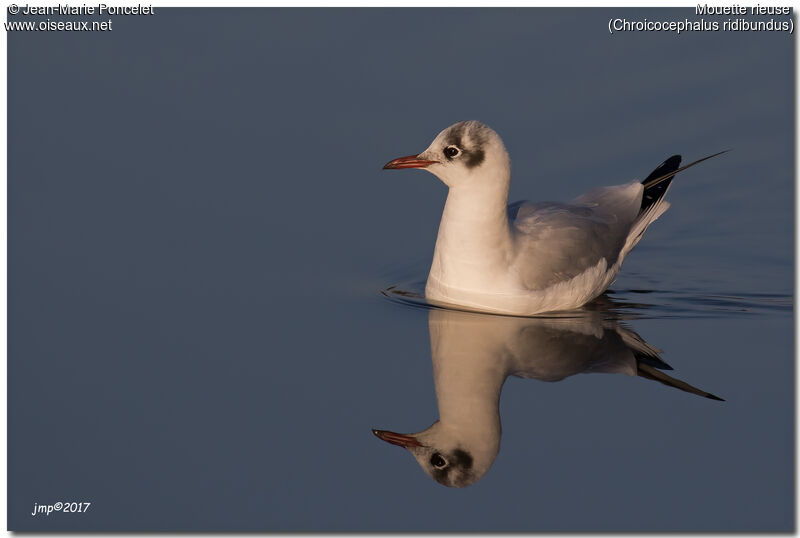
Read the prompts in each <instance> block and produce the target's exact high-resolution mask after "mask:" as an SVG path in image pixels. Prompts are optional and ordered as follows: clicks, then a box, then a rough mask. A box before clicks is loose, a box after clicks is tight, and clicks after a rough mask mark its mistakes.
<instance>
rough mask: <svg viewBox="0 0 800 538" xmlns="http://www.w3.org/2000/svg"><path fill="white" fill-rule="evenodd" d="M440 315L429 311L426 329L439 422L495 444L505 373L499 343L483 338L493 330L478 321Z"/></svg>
mask: <svg viewBox="0 0 800 538" xmlns="http://www.w3.org/2000/svg"><path fill="white" fill-rule="evenodd" d="M438 314H439V312H438V311H432V312H431V317H430V320H429V325H430V327H429V328H430V333H431V355H432V357H433V371H434V382H435V384H436V399H437V402H438V406H439V421H440V423H441V424H442V425H443V426H444V427H447V428H453V429H458V430H461V431H463V432H474V433H475V435H476V436H477V437H479V438H483V439H484V440H488V439H496V443H498V444H499V440H500V411H499V405H500V393H501V390H502V388H503V383H504V382H505V380H506V378H507V377H508V370H509V365H508V360H507V356H506V355H507V354H506V353H504V352H503V345H502V344H500V343H498V341H497V339H494V338H490V337H487V334H486V330H490V329H491V328H493V327H494V326H492V327H489V328H487V327H485V326H484V325H481V323H480V322H481V321H483V320H481V319H477V318H472V317H469V316H470V315H469V314H466V315H465V316H459V315H456V316H448V315H438ZM444 314H450V312H445V313H444ZM456 314H460V313H456Z"/></svg>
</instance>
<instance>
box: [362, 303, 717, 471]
mask: <svg viewBox="0 0 800 538" xmlns="http://www.w3.org/2000/svg"><path fill="white" fill-rule="evenodd" d="M428 326H429V328H430V338H431V355H432V358H433V377H434V382H435V384H436V399H437V401H438V404H439V420H437V421H436V422H434V423H433V424H432V425H431V426H430V427H429V428H427V429H425V430H423V431H421V432H419V433H413V434H402V433H395V432H391V431H386V430H373V433H374V434H375V435H377V436H378V437H379V438H381V439H383V440H384V441H386V442H389V443H392V444H394V445H398V446H402V447H404V448H407V449H408V451H409V452H411V454H412V455H413V456H414V458H415V459H416V460H417V463H419V465H420V466H421V467H422V468H423V470H424V471H425V472H426V473H427V474H428V475H429V476H431V477H432V478H433V479H434V480H436V481H437V482H439V483H441V484H444V485H446V486H455V487H464V486H468V485H470V484H473V483H475V482H476V481H478V480H480V478H481V477H482V476H484V475H485V474H486V472H487V471H488V470H489V468H490V467H491V465H492V463H493V462H494V460H495V458H496V457H497V454H498V452H499V450H500V435H501V427H500V408H499V404H500V392H501V390H502V387H503V384H504V383H505V380H506V378H508V376H511V375H513V376H518V377H524V378H530V379H538V380H541V381H550V382H553V381H560V380H562V379H564V378H566V377H569V376H572V375H575V374H579V373H613V374H624V375H629V376H639V377H643V378H645V379H650V380H653V381H658V382H660V383H663V384H665V385H667V386H670V387H673V388H676V389H679V390H682V391H685V392H689V393H692V394H697V395H698V396H703V397H705V398H710V399H713V400H720V399H721V398H719V397H717V396H714V395H713V394H710V393H708V392H705V391H703V390H700V389H698V388H696V387H693V386H691V385H689V384H688V383H686V382H684V381H681V380H679V379H675V378H673V377H670V376H669V375H667V374H665V373H664V372H662V371H661V370H663V369H670V367H669V365H667V364H666V363H665V362H664V361H662V360H661V358H660V357H659V350H658V349H656V348H655V347H653V346H652V345H650V344H648V343H647V342H645V341H644V340H643V339H642V338H641V337H640V336H639V335H638V334H636V333H635V332H633V331H632V330H630V329H628V328H626V327H625V326H623V325H622V324H621V323H619V322H617V321H615V320H613V319H608V317H607V316H606V315H605V313H604V312H600V311H588V310H587V311H586V312H580V313H579V314H578V315H574V316H573V315H570V317H563V318H560V317H511V316H489V315H485V314H475V313H471V312H459V311H456V310H448V309H432V310H431V311H430V313H429V317H428ZM544 412H546V411H544ZM533 414H535V412H533Z"/></svg>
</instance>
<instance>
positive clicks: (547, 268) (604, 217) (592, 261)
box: [508, 182, 642, 289]
mask: <svg viewBox="0 0 800 538" xmlns="http://www.w3.org/2000/svg"><path fill="white" fill-rule="evenodd" d="M641 196H642V186H641V184H639V183H637V182H633V183H629V184H627V185H620V186H616V187H605V188H602V189H597V190H595V191H592V192H590V193H587V194H585V195H583V196H581V197H580V198H578V199H576V200H575V204H563V203H558V202H538V203H531V202H516V203H514V204H511V205H510V206H509V208H508V212H509V216H510V217H513V218H514V220H513V227H514V230H515V232H516V234H515V241H516V242H517V252H518V259H519V260H521V261H520V265H519V266H518V267H517V270H518V272H519V274H520V276H521V277H522V282H523V284H524V285H525V286H527V287H529V288H530V289H544V288H546V287H548V286H550V285H553V284H556V283H558V282H561V281H565V280H569V279H571V278H573V277H575V276H577V275H579V274H581V273H582V272H584V271H585V270H586V269H589V268H590V267H594V266H596V265H597V264H598V263H599V262H600V260H602V259H605V260H606V266H607V267H610V266H611V265H613V264H614V263H615V262H616V261H617V258H618V257H619V254H620V251H621V250H622V249H623V247H624V246H625V243H626V239H627V237H628V234H629V233H630V231H631V226H632V225H633V223H634V221H635V220H636V217H637V214H638V210H639V207H640V205H641ZM524 260H527V261H528V262H530V261H531V260H535V262H536V263H524V262H523V261H524Z"/></svg>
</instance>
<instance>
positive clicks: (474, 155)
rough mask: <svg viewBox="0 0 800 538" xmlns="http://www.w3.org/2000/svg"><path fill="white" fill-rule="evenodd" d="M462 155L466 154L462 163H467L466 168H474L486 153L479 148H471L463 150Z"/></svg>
mask: <svg viewBox="0 0 800 538" xmlns="http://www.w3.org/2000/svg"><path fill="white" fill-rule="evenodd" d="M464 155H465V156H466V160H465V161H464V164H466V165H467V168H475V167H476V166H478V165H479V164H481V163H482V162H483V160H484V159H485V158H486V154H485V153H484V152H483V150H482V149H480V148H479V149H473V150H471V151H465V152H464Z"/></svg>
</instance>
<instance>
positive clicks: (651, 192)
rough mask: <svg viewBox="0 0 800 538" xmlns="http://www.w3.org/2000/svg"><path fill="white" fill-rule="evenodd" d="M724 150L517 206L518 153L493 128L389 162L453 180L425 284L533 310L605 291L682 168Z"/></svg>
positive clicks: (487, 306) (463, 125) (507, 310)
mask: <svg viewBox="0 0 800 538" xmlns="http://www.w3.org/2000/svg"><path fill="white" fill-rule="evenodd" d="M720 153H724V152H720ZM716 155H719V153H717V154H714V155H710V156H709V157H705V158H703V159H700V160H698V161H695V162H693V163H691V164H689V165H687V166H684V167H683V168H679V165H680V162H681V157H680V156H679V155H674V156H672V157H670V158H669V159H667V160H666V161H664V162H663V163H662V164H661V165H660V166H659V167H658V168H656V169H655V170H654V171H653V172H652V173H651V174H650V175H649V176H648V177H647V178H646V179H645V180H644V181H642V182H639V181H632V182H630V183H626V184H624V185H616V186H613V187H602V188H599V189H596V190H593V191H591V192H589V193H587V194H584V195H582V196H579V197H578V198H576V199H575V200H574V201H573V202H571V203H557V202H537V203H531V202H517V203H514V204H511V205H508V191H509V185H510V182H511V161H510V159H509V156H508V152H506V149H505V146H504V145H503V141H502V140H501V139H500V136H499V135H498V134H497V133H496V132H494V130H492V129H491V128H490V127H488V126H486V125H484V124H482V123H480V122H477V121H464V122H460V123H456V124H455V125H451V126H450V127H448V128H447V129H445V130H444V131H442V132H441V133H439V135H438V136H437V137H436V138H435V139H434V141H433V142H432V143H431V145H430V146H429V147H428V149H426V150H425V151H423V152H422V153H420V154H418V155H409V156H407V157H400V158H398V159H394V160H393V161H390V162H388V163H387V164H386V165H385V166H384V169H404V168H423V169H425V170H427V171H428V172H431V173H432V174H434V175H435V176H437V177H438V178H439V179H441V180H442V181H443V182H444V183H445V184H446V185H447V186H448V187H449V192H448V194H447V202H446V203H445V206H444V211H443V213H442V220H441V223H440V224H439V235H438V237H437V239H436V248H435V251H434V254H433V263H432V264H431V270H430V273H429V275H428V281H427V284H426V286H425V297H426V298H427V299H428V300H429V301H431V302H433V303H443V304H445V305H457V306H459V307H462V308H463V307H465V308H468V309H472V310H478V311H482V312H493V313H500V314H512V315H532V314H538V313H541V312H550V311H555V310H570V309H574V308H578V307H580V306H582V305H584V304H586V303H587V302H589V301H591V300H592V299H594V298H595V297H597V296H598V295H600V294H601V293H603V292H604V291H605V290H606V289H607V288H608V286H610V285H611V283H612V282H613V281H614V279H615V278H616V276H617V274H618V273H619V270H620V266H621V265H622V262H623V260H624V259H625V256H626V255H627V254H628V252H630V250H631V249H632V248H633V247H634V246H635V245H636V243H638V242H639V239H641V237H642V234H643V233H644V231H645V230H646V229H647V227H648V226H649V225H650V224H651V223H652V222H653V221H654V220H656V219H657V218H658V217H660V216H661V215H662V214H663V213H664V211H666V210H667V208H668V207H669V203H668V202H666V201H665V200H664V195H665V194H666V192H667V190H668V188H669V185H670V182H671V180H672V177H673V176H674V175H675V174H676V173H677V172H680V171H681V170H685V169H686V168H689V167H690V166H693V165H695V164H697V163H699V162H701V161H704V160H706V159H709V158H711V157H714V156H716Z"/></svg>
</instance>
